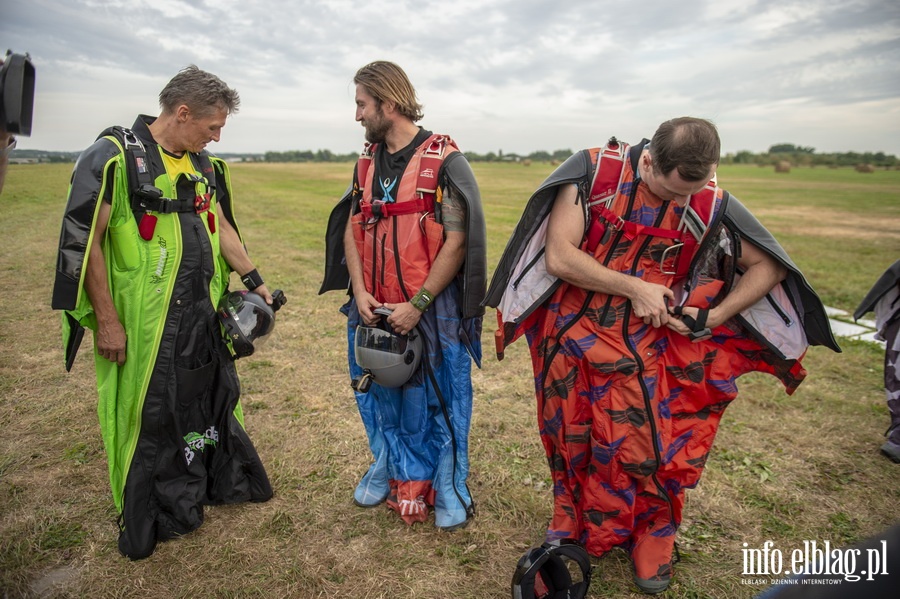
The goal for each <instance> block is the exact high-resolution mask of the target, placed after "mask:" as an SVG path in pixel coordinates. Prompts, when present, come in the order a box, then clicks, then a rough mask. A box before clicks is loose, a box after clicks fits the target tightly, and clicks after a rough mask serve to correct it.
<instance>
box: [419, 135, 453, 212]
mask: <svg viewBox="0 0 900 599" xmlns="http://www.w3.org/2000/svg"><path fill="white" fill-rule="evenodd" d="M447 141H448V138H446V137H444V136H443V135H433V136H432V137H431V142H430V143H429V144H428V147H427V148H425V150H424V151H423V152H422V156H421V157H420V158H419V174H418V175H417V176H416V192H417V193H419V194H420V197H424V196H425V195H431V196H432V197H433V196H434V194H435V192H436V191H437V188H438V172H440V170H441V164H442V163H443V162H444V150H445V149H446V148H447Z"/></svg>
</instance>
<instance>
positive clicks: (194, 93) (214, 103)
mask: <svg viewBox="0 0 900 599" xmlns="http://www.w3.org/2000/svg"><path fill="white" fill-rule="evenodd" d="M182 104H185V105H186V106H187V107H188V108H190V109H191V112H195V113H197V114H198V115H201V116H207V115H209V114H211V113H212V112H214V111H215V110H217V109H220V108H224V109H225V110H227V111H228V114H229V115H232V114H234V113H236V112H237V111H238V108H240V105H241V98H240V96H239V95H238V93H237V90H235V89H232V88H230V87H228V86H227V85H226V84H225V82H224V81H222V80H221V79H219V78H218V77H216V76H215V75H213V74H212V73H207V72H206V71H202V70H200V69H199V68H198V67H197V66H196V65H190V66H187V67H185V68H183V69H181V70H180V71H178V74H177V75H175V76H174V77H172V80H171V81H169V82H168V83H167V84H166V86H165V87H164V88H163V90H162V91H161V92H159V106H160V108H162V110H163V112H168V113H172V112H175V110H176V109H177V108H178V107H179V106H180V105H182Z"/></svg>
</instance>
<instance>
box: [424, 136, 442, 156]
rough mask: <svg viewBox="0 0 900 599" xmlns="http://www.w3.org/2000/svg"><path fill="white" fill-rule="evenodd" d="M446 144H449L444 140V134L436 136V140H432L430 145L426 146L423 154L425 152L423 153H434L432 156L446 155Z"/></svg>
mask: <svg viewBox="0 0 900 599" xmlns="http://www.w3.org/2000/svg"><path fill="white" fill-rule="evenodd" d="M446 146H447V144H446V143H445V142H444V137H443V136H441V137H437V138H435V140H434V141H432V142H431V143H430V144H429V145H428V147H427V148H425V151H424V152H422V154H423V155H426V154H427V155H432V156H437V157H441V156H443V155H444V148H445V147H446Z"/></svg>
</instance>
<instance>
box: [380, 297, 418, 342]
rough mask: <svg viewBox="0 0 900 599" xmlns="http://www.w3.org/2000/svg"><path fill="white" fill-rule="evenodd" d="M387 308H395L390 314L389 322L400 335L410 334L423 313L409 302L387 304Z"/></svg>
mask: <svg viewBox="0 0 900 599" xmlns="http://www.w3.org/2000/svg"><path fill="white" fill-rule="evenodd" d="M384 307H385V308H388V309H390V310H393V313H392V314H391V315H390V316H388V319H387V321H388V324H389V325H391V328H393V329H394V331H395V332H397V333H399V334H400V335H408V334H409V333H410V332H411V331H412V330H413V329H414V328H415V326H416V325H417V324H419V319H421V318H422V313H421V312H420V311H419V310H418V308H416V307H415V306H413V305H412V304H411V303H409V302H403V303H400V304H385V305H384Z"/></svg>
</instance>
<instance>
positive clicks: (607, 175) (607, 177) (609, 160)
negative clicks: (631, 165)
mask: <svg viewBox="0 0 900 599" xmlns="http://www.w3.org/2000/svg"><path fill="white" fill-rule="evenodd" d="M625 151H626V145H625V144H623V143H619V141H618V140H617V139H616V138H615V137H611V138H610V139H609V141H608V142H607V143H606V145H605V146H604V147H603V148H602V149H601V150H600V152H598V154H597V168H596V169H595V170H594V180H593V181H592V182H591V193H590V195H589V196H588V202H587V204H588V206H589V207H590V206H594V205H596V204H598V203H601V202H602V203H605V205H606V206H609V204H610V203H611V202H612V200H613V199H614V198H615V197H616V192H617V190H618V188H619V180H620V179H621V178H622V169H623V167H624V164H625ZM605 232H606V227H605V226H604V225H603V224H602V223H600V222H598V221H597V220H591V224H590V227H589V228H588V232H587V246H586V247H587V249H588V251H590V252H591V253H593V252H594V250H595V249H597V246H598V245H600V240H601V239H602V238H603V234H604V233H605Z"/></svg>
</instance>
